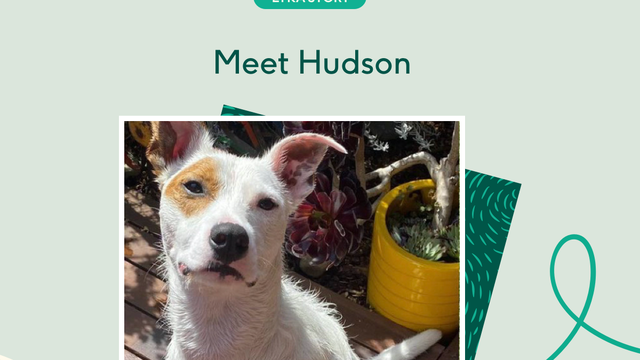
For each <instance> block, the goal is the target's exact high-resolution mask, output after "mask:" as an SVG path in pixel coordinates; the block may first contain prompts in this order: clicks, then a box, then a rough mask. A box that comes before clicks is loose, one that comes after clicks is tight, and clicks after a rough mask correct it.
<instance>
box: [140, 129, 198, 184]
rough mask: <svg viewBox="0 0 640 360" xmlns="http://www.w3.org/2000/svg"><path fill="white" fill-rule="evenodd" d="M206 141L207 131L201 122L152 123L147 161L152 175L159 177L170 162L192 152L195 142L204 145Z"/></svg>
mask: <svg viewBox="0 0 640 360" xmlns="http://www.w3.org/2000/svg"><path fill="white" fill-rule="evenodd" d="M206 139H207V131H206V128H205V127H204V124H203V123H201V122H192V121H152V122H151V141H149V145H148V146H147V159H149V162H150V163H151V165H153V168H154V173H155V174H156V175H160V174H161V173H162V172H163V171H164V170H165V169H166V168H167V166H169V165H170V164H171V163H172V162H174V161H176V160H177V159H179V158H183V157H185V156H186V155H187V152H189V151H192V150H194V149H195V148H196V146H194V145H197V144H194V143H195V142H199V143H204V142H206ZM209 146H210V144H209Z"/></svg>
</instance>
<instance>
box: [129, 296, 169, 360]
mask: <svg viewBox="0 0 640 360" xmlns="http://www.w3.org/2000/svg"><path fill="white" fill-rule="evenodd" d="M124 318H125V321H124V344H125V346H127V347H128V348H130V349H131V350H133V351H134V352H135V353H137V354H142V355H143V356H144V357H145V358H147V359H150V360H162V359H163V358H164V355H165V353H166V349H167V345H168V344H169V337H168V335H167V334H166V333H165V332H164V331H163V329H162V328H161V327H160V324H159V323H158V320H157V319H155V318H154V317H152V316H150V315H148V314H145V313H144V312H142V311H140V310H139V309H137V308H135V307H134V306H132V305H130V304H127V303H125V305H124Z"/></svg>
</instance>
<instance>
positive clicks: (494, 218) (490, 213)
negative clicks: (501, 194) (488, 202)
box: [489, 209, 500, 222]
mask: <svg viewBox="0 0 640 360" xmlns="http://www.w3.org/2000/svg"><path fill="white" fill-rule="evenodd" d="M489 215H491V217H492V218H493V220H495V221H497V222H500V220H498V218H497V217H495V216H493V213H492V212H491V209H489Z"/></svg>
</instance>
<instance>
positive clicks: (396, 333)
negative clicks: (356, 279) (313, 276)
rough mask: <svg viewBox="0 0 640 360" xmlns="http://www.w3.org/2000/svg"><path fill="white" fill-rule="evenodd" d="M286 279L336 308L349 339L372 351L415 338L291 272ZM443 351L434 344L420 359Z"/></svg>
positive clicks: (395, 325)
mask: <svg viewBox="0 0 640 360" xmlns="http://www.w3.org/2000/svg"><path fill="white" fill-rule="evenodd" d="M288 275H289V276H291V277H293V278H295V279H296V280H299V281H300V286H301V287H302V288H303V289H308V290H312V291H318V292H319V295H320V297H321V298H323V299H325V300H326V301H328V302H330V303H333V304H335V305H336V308H337V309H338V311H339V312H340V314H341V315H342V322H343V324H344V325H345V330H346V332H347V335H348V336H349V338H350V339H352V340H355V341H356V342H358V343H360V344H362V345H364V346H366V347H368V348H370V349H372V350H375V351H377V352H380V351H382V350H384V349H386V348H388V347H390V346H392V345H395V344H397V343H400V342H402V340H404V339H406V338H409V337H411V336H413V335H415V332H414V331H411V330H409V329H407V328H405V327H403V326H400V325H398V324H396V323H394V322H392V321H390V320H388V319H387V318H384V317H382V316H380V315H378V314H376V313H374V312H371V311H369V310H367V309H366V308H364V307H362V306H360V305H358V304H356V303H354V302H353V301H350V300H348V299H346V298H344V297H343V296H341V295H340V294H337V293H335V292H333V291H331V290H329V289H327V288H325V287H323V286H321V285H319V284H317V283H314V282H312V281H310V280H308V279H307V278H305V277H303V276H300V275H298V274H296V273H293V272H290V273H288ZM443 350H444V346H442V345H441V344H436V345H434V346H432V347H431V348H430V349H429V350H428V351H427V352H426V353H424V354H423V355H422V356H421V357H420V358H419V359H420V360H435V359H437V358H438V356H439V355H440V354H441V353H442V351H443Z"/></svg>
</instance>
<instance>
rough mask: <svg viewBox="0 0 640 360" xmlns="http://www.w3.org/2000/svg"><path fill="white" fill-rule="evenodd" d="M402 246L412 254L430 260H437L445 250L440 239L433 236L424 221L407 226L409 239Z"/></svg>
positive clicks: (428, 225)
mask: <svg viewBox="0 0 640 360" xmlns="http://www.w3.org/2000/svg"><path fill="white" fill-rule="evenodd" d="M404 247H405V249H407V251H409V252H410V253H412V254H413V255H415V256H418V257H421V258H423V259H427V260H431V261H439V260H440V259H442V256H443V255H444V254H445V253H446V252H447V248H446V246H444V245H443V243H442V240H441V239H440V238H438V237H436V236H434V234H433V231H432V230H431V228H430V224H429V223H426V222H420V223H417V224H415V225H413V226H411V228H409V239H408V240H407V243H406V245H405V246H404Z"/></svg>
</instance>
